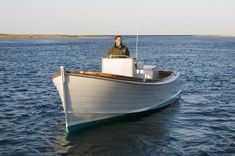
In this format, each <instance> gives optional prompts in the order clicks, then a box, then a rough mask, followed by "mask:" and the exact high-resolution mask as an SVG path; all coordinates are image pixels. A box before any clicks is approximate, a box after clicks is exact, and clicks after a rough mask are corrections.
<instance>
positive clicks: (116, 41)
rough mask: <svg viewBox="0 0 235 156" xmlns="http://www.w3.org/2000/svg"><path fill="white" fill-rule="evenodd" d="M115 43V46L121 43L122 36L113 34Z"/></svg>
mask: <svg viewBox="0 0 235 156" xmlns="http://www.w3.org/2000/svg"><path fill="white" fill-rule="evenodd" d="M115 45H116V46H121V45H122V36H115Z"/></svg>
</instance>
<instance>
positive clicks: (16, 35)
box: [0, 34, 107, 38]
mask: <svg viewBox="0 0 235 156" xmlns="http://www.w3.org/2000/svg"><path fill="white" fill-rule="evenodd" d="M106 37H107V36H104V35H67V34H0V38H106Z"/></svg>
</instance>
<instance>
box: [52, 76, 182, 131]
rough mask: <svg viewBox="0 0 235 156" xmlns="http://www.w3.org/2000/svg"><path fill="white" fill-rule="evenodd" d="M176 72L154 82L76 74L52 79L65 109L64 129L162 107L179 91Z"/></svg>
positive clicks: (177, 94) (173, 98) (170, 101)
mask: <svg viewBox="0 0 235 156" xmlns="http://www.w3.org/2000/svg"><path fill="white" fill-rule="evenodd" d="M178 77H179V74H171V76H169V77H167V78H164V79H162V80H161V81H158V82H154V83H153V82H151V83H147V82H136V81H127V80H117V79H111V78H97V77H89V76H88V77H87V76H81V75H76V74H74V75H73V74H65V75H59V76H56V77H54V78H53V82H54V84H55V86H56V88H57V90H58V92H59V94H60V97H61V100H62V103H63V107H64V110H65V118H66V127H67V132H70V131H73V130H75V128H74V127H77V128H79V125H81V126H84V125H85V124H87V123H91V122H95V121H99V120H103V119H108V118H113V117H118V116H122V115H126V114H131V113H138V112H143V111H148V110H152V109H157V108H161V107H164V106H166V105H168V104H170V103H172V102H173V101H175V100H176V99H177V98H178V97H179V94H180V89H179V80H178Z"/></svg>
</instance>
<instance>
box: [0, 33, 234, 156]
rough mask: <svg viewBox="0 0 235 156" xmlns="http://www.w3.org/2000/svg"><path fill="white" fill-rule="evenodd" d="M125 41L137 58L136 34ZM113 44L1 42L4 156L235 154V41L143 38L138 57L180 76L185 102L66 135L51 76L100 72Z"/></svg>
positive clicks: (1, 144) (0, 119)
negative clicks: (62, 70) (66, 72)
mask: <svg viewBox="0 0 235 156" xmlns="http://www.w3.org/2000/svg"><path fill="white" fill-rule="evenodd" d="M123 40H124V41H123V42H124V43H125V45H126V46H128V47H129V50H130V52H131V54H132V55H133V56H135V36H124V38H123ZM112 44H113V37H112V36H110V37H107V38H92V39H0V155H100V156H106V155H112V156H115V155H120V156H124V155H128V156H132V155H133V156H155V155H218V156H221V155H235V37H206V36H140V37H139V53H138V60H140V61H144V62H145V64H152V65H157V66H159V67H160V68H162V69H169V70H174V71H178V72H181V76H180V79H181V81H182V85H181V86H182V95H181V99H180V100H179V101H178V102H176V103H174V104H172V105H171V106H169V107H167V108H164V109H162V110H160V111H157V112H154V113H150V114H148V115H146V116H142V117H134V118H131V119H127V120H123V121H119V122H115V123H112V124H108V125H101V126H96V127H92V128H89V129H86V130H84V131H82V132H80V133H76V134H72V135H70V136H66V133H65V124H64V113H63V108H62V106H61V101H60V99H59V96H58V93H57V91H56V89H55V87H54V86H53V83H52V81H51V75H52V74H53V72H55V71H57V70H59V67H60V66H62V65H63V66H65V68H66V70H72V71H81V70H82V71H98V70H100V63H101V62H100V58H101V57H103V56H105V55H106V53H107V49H108V48H109V47H110V46H111V45H112Z"/></svg>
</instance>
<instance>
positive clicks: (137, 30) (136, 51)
mask: <svg viewBox="0 0 235 156" xmlns="http://www.w3.org/2000/svg"><path fill="white" fill-rule="evenodd" d="M139 20H140V11H139V10H138V15H137V28H136V46H135V58H136V60H137V58H138V42H139Z"/></svg>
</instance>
